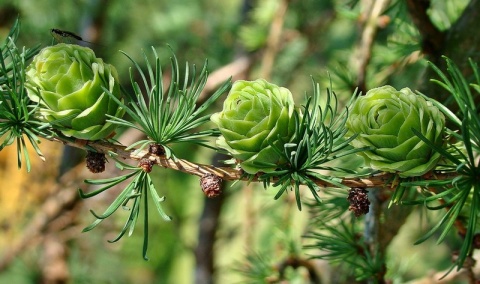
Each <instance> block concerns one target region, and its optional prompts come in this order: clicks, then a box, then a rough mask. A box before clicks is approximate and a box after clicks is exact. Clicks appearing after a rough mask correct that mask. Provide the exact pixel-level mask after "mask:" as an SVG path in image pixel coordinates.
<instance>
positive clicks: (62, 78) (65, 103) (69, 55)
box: [27, 44, 124, 140]
mask: <svg viewBox="0 0 480 284" xmlns="http://www.w3.org/2000/svg"><path fill="white" fill-rule="evenodd" d="M117 77H118V76H117V71H116V70H115V68H114V67H113V66H112V65H110V64H105V63H104V62H103V60H102V59H100V58H96V57H95V53H94V52H93V51H92V50H91V49H89V48H87V47H82V46H78V45H73V44H57V45H54V46H49V47H46V48H44V49H42V50H41V51H40V53H39V54H38V55H37V56H35V58H34V59H33V62H32V63H31V64H30V65H29V66H28V68H27V88H28V96H29V97H30V99H31V100H32V101H34V102H37V103H39V104H40V105H39V106H40V107H39V108H38V115H39V117H40V119H42V120H44V121H46V122H51V123H52V125H53V126H54V127H55V128H57V129H59V130H60V131H61V132H62V133H63V134H64V135H66V136H73V137H76V138H79V139H85V140H97V139H102V138H106V137H108V136H109V135H111V134H112V133H113V131H114V129H115V125H113V124H111V123H109V122H107V121H106V120H107V116H106V114H109V115H112V116H116V117H121V116H123V114H124V110H123V109H122V108H121V107H119V105H118V104H117V103H115V101H114V100H113V99H111V98H110V97H109V95H108V94H106V93H105V91H104V90H103V88H105V89H107V90H108V91H109V92H111V93H112V94H113V95H114V96H115V97H117V98H120V87H119V85H118V82H117V81H118V79H117Z"/></svg>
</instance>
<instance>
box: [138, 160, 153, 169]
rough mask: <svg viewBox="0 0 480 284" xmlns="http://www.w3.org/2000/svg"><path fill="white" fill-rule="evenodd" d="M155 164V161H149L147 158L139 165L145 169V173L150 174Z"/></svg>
mask: <svg viewBox="0 0 480 284" xmlns="http://www.w3.org/2000/svg"><path fill="white" fill-rule="evenodd" d="M154 164H155V162H154V161H152V160H149V159H147V158H143V159H141V160H140V162H139V163H138V166H139V167H140V168H142V169H143V171H144V172H146V173H150V172H151V171H152V169H153V165H154Z"/></svg>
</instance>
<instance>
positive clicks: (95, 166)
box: [85, 151, 107, 174]
mask: <svg viewBox="0 0 480 284" xmlns="http://www.w3.org/2000/svg"><path fill="white" fill-rule="evenodd" d="M85 159H86V162H87V168H88V169H89V170H90V171H91V172H92V173H94V174H97V173H101V172H103V171H105V163H106V162H107V158H105V154H104V153H98V152H92V151H87V156H86V157H85Z"/></svg>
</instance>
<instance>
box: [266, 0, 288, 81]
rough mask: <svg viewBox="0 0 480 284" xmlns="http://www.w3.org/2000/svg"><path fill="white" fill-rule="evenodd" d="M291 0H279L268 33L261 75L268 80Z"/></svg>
mask: <svg viewBox="0 0 480 284" xmlns="http://www.w3.org/2000/svg"><path fill="white" fill-rule="evenodd" d="M288 2H289V0H282V1H280V2H279V6H278V9H277V11H275V16H274V18H273V21H272V24H271V26H270V32H269V34H268V39H267V46H266V48H265V51H264V54H263V58H262V65H261V66H262V70H261V73H260V74H261V77H262V78H264V79H266V80H268V79H269V78H270V77H271V74H272V68H273V63H274V62H275V57H276V56H277V53H278V51H279V49H280V48H279V45H280V42H281V40H280V39H281V37H282V30H283V23H284V22H285V15H286V13H287V10H288Z"/></svg>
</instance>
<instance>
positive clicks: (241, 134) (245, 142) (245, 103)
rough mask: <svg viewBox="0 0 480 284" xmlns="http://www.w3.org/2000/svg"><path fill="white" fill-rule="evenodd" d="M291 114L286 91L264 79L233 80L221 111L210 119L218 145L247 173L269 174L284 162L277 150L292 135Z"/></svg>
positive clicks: (291, 104)
mask: <svg viewBox="0 0 480 284" xmlns="http://www.w3.org/2000/svg"><path fill="white" fill-rule="evenodd" d="M294 111H295V106H294V102H293V97H292V93H291V92H290V91H289V90H288V89H286V88H282V87H278V86H276V85H274V84H271V83H269V82H267V81H265V80H263V79H259V80H256V81H243V80H239V81H236V82H235V83H234V84H233V86H232V89H231V90H230V93H229V94H228V97H227V99H226V100H225V102H224V104H223V110H222V111H221V112H219V113H215V114H213V115H212V117H211V120H212V121H213V122H214V123H215V124H217V126H218V128H219V129H220V132H221V134H222V136H221V137H220V138H219V139H218V140H217V145H218V146H219V147H221V148H223V149H225V150H227V151H228V152H229V153H230V154H231V155H232V156H233V157H234V158H236V159H237V160H238V161H239V162H240V166H241V168H242V169H243V170H244V171H245V172H247V173H250V174H255V173H257V172H265V173H267V172H272V171H274V170H275V169H276V168H277V167H278V165H280V164H282V163H286V161H285V160H284V158H283V157H282V156H281V155H279V154H278V151H280V152H283V151H284V149H283V148H284V145H285V143H287V142H289V141H290V140H291V138H292V136H293V133H294V130H295V121H294V117H293V112H294ZM275 148H276V149H275Z"/></svg>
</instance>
